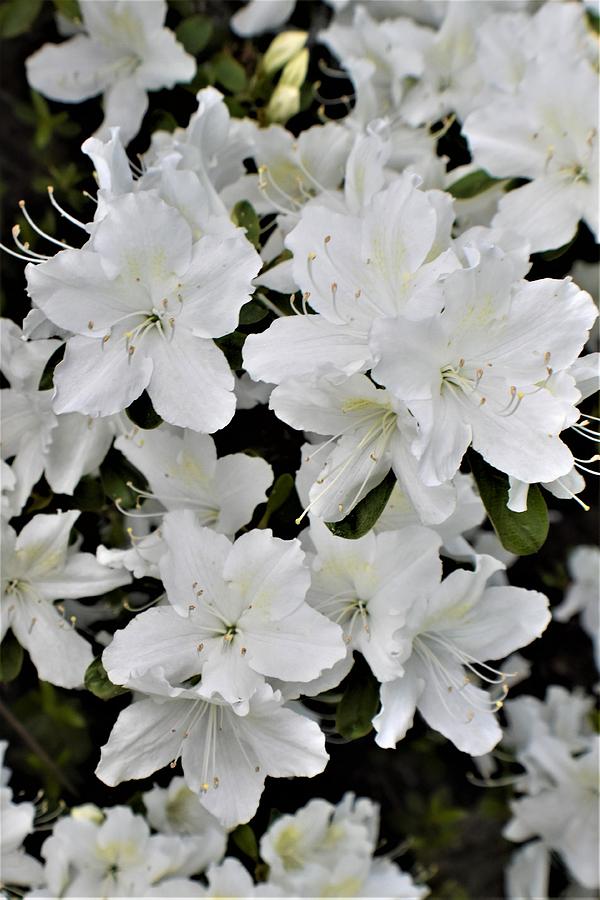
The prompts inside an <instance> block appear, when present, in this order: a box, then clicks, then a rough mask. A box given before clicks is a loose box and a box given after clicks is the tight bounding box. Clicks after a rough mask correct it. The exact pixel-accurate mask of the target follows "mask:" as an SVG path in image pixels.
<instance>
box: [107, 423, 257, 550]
mask: <svg viewBox="0 0 600 900" xmlns="http://www.w3.org/2000/svg"><path fill="white" fill-rule="evenodd" d="M115 447H116V448H117V450H120V451H121V453H122V454H123V455H124V456H125V457H126V458H127V459H128V460H129V462H131V463H132V464H133V465H134V466H135V467H136V469H139V471H140V472H141V473H142V475H143V476H144V477H145V478H146V480H147V481H148V484H149V486H150V490H149V491H143V490H141V489H137V493H138V496H139V497H140V499H143V498H147V497H149V498H150V499H155V500H158V501H159V503H161V504H162V506H163V507H164V508H165V509H167V510H175V509H192V510H193V511H194V512H195V514H196V517H197V520H198V522H199V523H200V524H201V525H210V526H211V527H213V528H214V529H215V531H219V532H221V533H222V534H228V535H232V536H233V535H234V534H235V533H236V531H238V530H239V529H240V528H241V527H242V525H245V524H246V523H247V522H248V521H249V520H250V519H251V518H252V513H253V512H254V509H255V507H256V506H257V505H258V504H259V503H263V502H264V501H265V500H266V491H267V489H268V488H269V487H270V485H271V484H272V481H273V470H272V469H271V466H270V465H269V464H268V463H267V462H265V460H264V459H261V458H260V457H257V456H247V455H246V454H245V453H232V454H230V455H228V456H223V457H221V458H220V459H217V451H216V448H215V443H214V441H213V440H212V438H211V437H209V436H208V435H203V434H198V433H197V432H194V431H190V430H188V429H185V430H183V431H182V430H180V429H175V428H172V427H170V426H165V425H162V426H161V427H160V428H157V429H154V430H152V431H145V432H138V431H134V432H130V433H129V434H128V435H123V436H121V437H119V438H117V440H116V442H115Z"/></svg>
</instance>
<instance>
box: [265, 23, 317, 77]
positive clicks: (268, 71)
mask: <svg viewBox="0 0 600 900" xmlns="http://www.w3.org/2000/svg"><path fill="white" fill-rule="evenodd" d="M307 37H308V32H306V31H284V32H283V33H282V34H278V35H277V37H275V38H274V39H273V40H272V41H271V43H270V45H269V48H268V50H267V52H266V53H265V55H264V56H263V59H262V62H261V69H262V71H263V72H264V74H265V75H274V74H275V72H278V71H279V69H281V68H282V67H283V66H285V64H286V63H287V62H289V60H290V59H292V58H293V57H294V56H295V55H296V54H297V53H298V52H299V51H300V50H302V48H303V47H304V44H305V43H306V38H307Z"/></svg>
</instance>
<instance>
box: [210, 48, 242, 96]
mask: <svg viewBox="0 0 600 900" xmlns="http://www.w3.org/2000/svg"><path fill="white" fill-rule="evenodd" d="M211 62H212V68H213V72H214V75H215V80H216V81H217V83H218V84H220V85H221V86H222V87H224V88H225V89H226V90H228V91H231V93H232V94H239V93H241V92H242V91H244V90H245V89H246V87H247V86H248V78H247V76H246V72H245V69H244V67H243V66H242V65H241V64H240V63H239V62H238V61H237V59H234V58H233V56H232V55H231V53H229V52H227V51H226V50H224V51H222V52H221V53H218V54H217V55H216V56H213V58H212V60H211Z"/></svg>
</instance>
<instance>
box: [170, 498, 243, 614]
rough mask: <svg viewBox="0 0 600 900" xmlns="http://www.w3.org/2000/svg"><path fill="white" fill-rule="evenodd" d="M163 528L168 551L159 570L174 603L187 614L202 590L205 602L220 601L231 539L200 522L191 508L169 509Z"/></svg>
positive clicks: (196, 602)
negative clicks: (174, 510)
mask: <svg viewBox="0 0 600 900" xmlns="http://www.w3.org/2000/svg"><path fill="white" fill-rule="evenodd" d="M162 532H163V536H164V540H165V543H166V545H167V547H168V553H166V554H165V556H163V557H162V559H161V561H160V574H161V578H162V580H163V581H164V584H165V589H166V591H167V595H168V597H169V602H170V603H171V605H172V606H174V607H175V609H176V610H177V612H178V613H179V614H180V615H184V616H187V615H188V608H189V606H190V605H192V604H198V596H197V592H198V591H202V592H203V593H202V594H201V597H202V602H203V603H205V602H206V601H210V602H211V603H214V604H215V605H218V604H219V601H220V598H221V596H222V594H223V591H224V586H223V568H224V566H225V560H226V559H227V556H228V555H229V553H230V551H231V542H230V541H228V540H227V538H226V537H225V536H224V535H221V534H216V533H215V532H214V531H212V530H211V529H209V528H202V527H201V526H200V525H198V522H197V520H196V517H195V516H194V513H193V512H191V511H189V510H185V511H176V512H170V513H168V514H167V515H166V516H165V518H164V522H163V526H162Z"/></svg>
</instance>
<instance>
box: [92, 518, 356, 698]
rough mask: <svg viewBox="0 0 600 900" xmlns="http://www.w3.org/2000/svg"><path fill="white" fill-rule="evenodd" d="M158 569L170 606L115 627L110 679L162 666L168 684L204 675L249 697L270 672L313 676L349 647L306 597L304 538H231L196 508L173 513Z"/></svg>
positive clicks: (234, 694) (215, 687)
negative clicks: (208, 524)
mask: <svg viewBox="0 0 600 900" xmlns="http://www.w3.org/2000/svg"><path fill="white" fill-rule="evenodd" d="M163 534H164V540H165V544H166V546H167V548H168V552H167V553H166V554H165V555H164V556H163V557H161V560H160V564H159V565H160V572H161V576H162V579H163V582H164V584H165V588H166V592H167V598H168V599H169V601H170V604H169V605H168V606H161V607H158V608H156V609H151V610H148V611H146V612H142V613H140V614H139V615H137V616H136V617H135V619H133V621H132V622H130V624H129V625H128V626H127V628H125V629H124V630H122V631H119V632H117V633H116V635H115V637H114V638H113V641H112V643H111V644H110V645H109V647H108V648H107V649H106V650H105V651H104V655H103V661H104V666H105V668H106V671H107V672H108V675H109V677H110V679H111V680H112V681H114V682H115V683H118V684H124V683H130V682H131V681H132V680H133V681H136V682H137V681H142V683H143V679H144V678H145V677H146V675H147V674H148V673H151V672H152V671H153V670H154V669H155V668H156V667H157V666H160V667H161V669H162V670H163V671H164V674H165V676H166V678H167V679H168V680H169V681H170V683H171V684H180V683H182V682H186V681H187V680H188V679H190V678H194V677H195V676H198V675H201V676H202V680H201V687H202V692H203V694H204V695H205V696H206V697H209V696H212V695H213V694H219V695H220V696H221V697H222V698H223V699H224V700H226V701H228V702H229V703H239V702H242V703H245V704H246V707H247V704H248V701H249V700H250V698H251V697H252V695H253V693H254V692H255V691H256V690H257V689H258V688H259V687H260V686H261V685H262V684H264V677H265V676H266V677H273V678H278V679H280V680H283V681H307V682H308V681H310V680H312V679H313V678H316V677H317V676H318V675H320V673H321V672H322V670H323V669H327V668H329V667H331V666H332V665H334V663H336V662H337V661H338V660H340V659H342V658H343V657H344V656H345V646H344V643H343V641H342V633H341V629H340V628H339V626H337V625H334V624H333V623H331V622H329V621H328V620H327V619H326V618H325V617H324V616H322V615H320V614H319V613H317V612H315V611H314V610H313V609H311V608H310V607H309V606H308V605H307V604H306V602H305V600H304V598H305V595H306V591H307V588H308V586H309V581H310V578H309V573H308V570H307V568H306V567H305V566H304V565H303V560H304V554H303V553H302V551H301V549H300V545H299V543H298V542H297V541H282V540H280V539H279V538H274V537H273V536H272V534H271V532H270V531H268V530H260V531H259V530H253V531H250V532H248V533H246V534H244V535H242V536H241V537H240V538H238V540H237V541H236V542H235V543H234V544H233V545H232V544H231V543H230V541H229V540H228V539H227V538H226V537H225V536H224V535H219V534H216V533H215V532H214V531H211V530H210V529H208V528H202V527H200V526H199V525H198V522H197V520H196V518H195V516H194V514H193V513H191V512H189V511H180V512H173V513H170V514H169V515H168V516H167V517H166V520H165V523H164V526H163Z"/></svg>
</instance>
